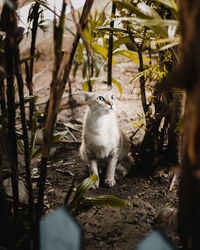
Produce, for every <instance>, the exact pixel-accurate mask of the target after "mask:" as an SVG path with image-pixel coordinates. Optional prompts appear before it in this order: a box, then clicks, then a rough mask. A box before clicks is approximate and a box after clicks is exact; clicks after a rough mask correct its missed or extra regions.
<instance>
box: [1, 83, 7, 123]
mask: <svg viewBox="0 0 200 250" xmlns="http://www.w3.org/2000/svg"><path fill="white" fill-rule="evenodd" d="M5 92H6V91H5V84H4V78H2V79H1V80H0V103H1V114H2V125H3V128H6V127H7V121H6V119H7V111H6V97H5Z"/></svg>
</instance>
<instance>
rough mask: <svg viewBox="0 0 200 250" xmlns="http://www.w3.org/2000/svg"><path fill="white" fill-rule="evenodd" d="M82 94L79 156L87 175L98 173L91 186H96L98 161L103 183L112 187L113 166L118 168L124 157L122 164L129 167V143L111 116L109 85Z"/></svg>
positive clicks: (111, 96)
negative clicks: (83, 110) (84, 109)
mask: <svg viewBox="0 0 200 250" xmlns="http://www.w3.org/2000/svg"><path fill="white" fill-rule="evenodd" d="M82 94H84V96H85V101H86V102H87V104H88V110H87V112H86V115H85V118H84V123H83V132H82V144H81V147H80V153H81V158H82V159H83V160H84V161H86V162H87V165H88V168H89V172H90V175H93V174H96V175H97V176H98V181H97V182H96V183H95V186H94V188H97V187H99V171H98V167H99V166H98V165H99V161H102V160H103V161H104V162H106V164H107V169H106V174H105V184H106V185H107V186H109V187H112V186H114V185H115V184H116V181H115V170H116V166H117V168H118V167H119V168H122V164H120V162H121V161H122V160H125V161H126V163H125V165H126V166H125V167H126V168H127V166H128V167H130V160H129V158H128V152H129V149H130V144H129V141H128V139H127V137H126V136H125V135H124V133H123V132H122V130H121V129H120V127H119V124H118V121H117V118H116V115H115V97H114V95H113V92H112V89H110V88H109V89H106V90H99V91H96V92H92V93H91V92H83V93H82ZM127 162H128V163H127ZM126 173H127V172H126Z"/></svg>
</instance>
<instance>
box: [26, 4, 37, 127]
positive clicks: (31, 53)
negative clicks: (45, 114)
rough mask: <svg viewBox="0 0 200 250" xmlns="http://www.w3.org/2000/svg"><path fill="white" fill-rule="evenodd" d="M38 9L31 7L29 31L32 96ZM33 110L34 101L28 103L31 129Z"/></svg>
mask: <svg viewBox="0 0 200 250" xmlns="http://www.w3.org/2000/svg"><path fill="white" fill-rule="evenodd" d="M39 8H40V4H39V3H35V5H34V7H33V25H32V29H31V34H32V39H31V48H30V56H31V57H32V58H31V61H30V67H29V78H28V79H29V82H28V88H29V95H33V67H34V59H35V58H34V57H33V56H34V53H35V44H36V35H37V30H38V21H39ZM34 109H35V101H34V100H31V101H30V108H29V127H30V128H31V127H32V118H33V112H34Z"/></svg>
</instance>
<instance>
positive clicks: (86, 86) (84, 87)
mask: <svg viewBox="0 0 200 250" xmlns="http://www.w3.org/2000/svg"><path fill="white" fill-rule="evenodd" d="M90 84H91V87H93V86H94V80H91V79H90ZM82 88H83V91H87V92H89V91H90V90H89V84H88V81H85V82H84V83H83V84H82Z"/></svg>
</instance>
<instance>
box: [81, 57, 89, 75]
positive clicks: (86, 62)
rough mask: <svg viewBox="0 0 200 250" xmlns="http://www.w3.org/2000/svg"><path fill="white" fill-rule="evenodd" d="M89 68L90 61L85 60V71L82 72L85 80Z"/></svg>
mask: <svg viewBox="0 0 200 250" xmlns="http://www.w3.org/2000/svg"><path fill="white" fill-rule="evenodd" d="M87 67H88V61H87V60H85V61H84V63H83V70H82V77H83V79H85V77H86V73H87Z"/></svg>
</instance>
